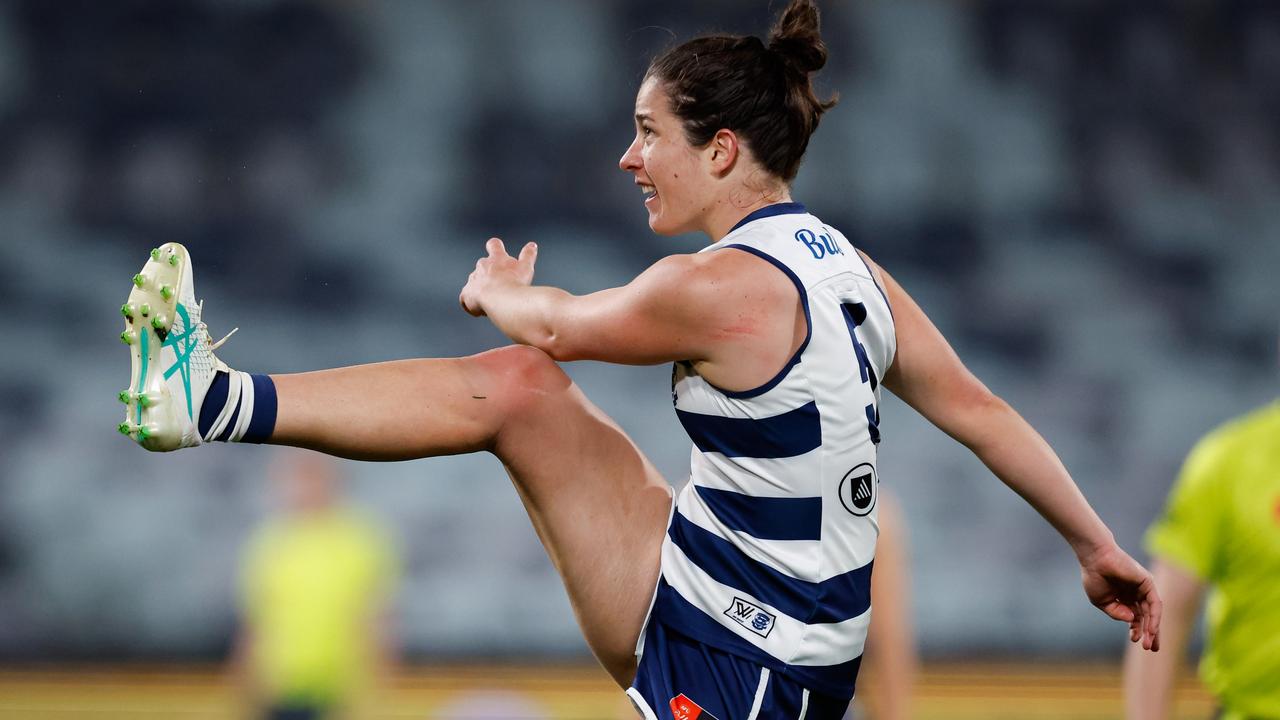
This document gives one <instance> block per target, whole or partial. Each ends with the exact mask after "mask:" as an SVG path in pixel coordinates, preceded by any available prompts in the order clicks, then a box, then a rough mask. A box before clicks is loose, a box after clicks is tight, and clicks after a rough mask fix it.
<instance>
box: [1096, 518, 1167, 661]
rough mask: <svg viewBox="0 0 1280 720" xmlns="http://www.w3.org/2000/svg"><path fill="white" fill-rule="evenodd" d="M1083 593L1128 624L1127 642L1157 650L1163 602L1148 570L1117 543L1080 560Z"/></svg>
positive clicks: (1099, 606)
mask: <svg viewBox="0 0 1280 720" xmlns="http://www.w3.org/2000/svg"><path fill="white" fill-rule="evenodd" d="M1080 575H1081V578H1082V580H1083V581H1084V592H1085V594H1086V595H1088V596H1089V602H1092V603H1093V604H1094V606H1095V607H1097V608H1098V609H1099V610H1101V611H1102V612H1104V613H1106V614H1107V615H1108V616H1110V617H1112V618H1114V619H1116V620H1119V621H1120V622H1126V623H1129V641H1130V642H1135V643H1136V642H1138V641H1141V642H1142V647H1143V648H1145V649H1147V650H1151V651H1158V650H1159V649H1160V614H1161V612H1162V610H1163V607H1164V605H1163V603H1162V602H1161V601H1160V595H1159V594H1158V593H1157V592H1156V581H1155V579H1154V578H1152V577H1151V573H1149V572H1147V569H1146V568H1144V567H1142V565H1140V564H1138V562H1137V561H1136V560H1134V559H1133V558H1131V557H1129V555H1128V554H1127V553H1126V552H1125V551H1123V550H1121V549H1120V546H1119V545H1116V544H1114V543H1112V544H1111V545H1110V546H1108V547H1106V548H1103V549H1102V550H1099V551H1097V552H1095V553H1093V554H1092V555H1090V556H1089V557H1086V558H1082V559H1081V561H1080Z"/></svg>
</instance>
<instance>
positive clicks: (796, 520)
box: [651, 203, 896, 697]
mask: <svg viewBox="0 0 1280 720" xmlns="http://www.w3.org/2000/svg"><path fill="white" fill-rule="evenodd" d="M729 248H735V249H736V251H745V252H749V253H751V254H753V255H755V256H757V257H759V258H761V259H762V260H764V261H767V262H770V263H772V264H773V265H774V266H776V267H777V268H778V270H780V271H781V272H782V273H784V274H785V275H786V276H787V277H788V278H790V280H791V281H792V282H793V283H795V287H796V290H798V291H799V293H800V300H801V303H802V305H803V307H804V314H805V319H806V321H807V323H808V334H807V335H806V337H805V339H804V341H803V343H802V344H801V345H800V348H799V349H798V350H797V351H796V353H795V355H794V356H793V357H792V358H791V359H790V360H789V362H788V363H787V364H786V366H785V367H784V368H782V370H781V371H780V372H779V373H778V374H777V375H776V376H775V377H774V378H772V379H771V380H769V382H767V383H765V384H764V385H761V386H760V387H758V388H755V389H753V390H749V391H745V392H733V391H728V390H724V389H721V388H717V387H716V386H715V385H712V384H711V383H710V382H708V381H707V380H706V379H705V378H703V377H701V376H699V375H698V373H697V372H696V371H695V369H694V366H693V364H692V363H689V362H679V363H676V365H675V368H674V372H673V379H672V397H673V400H674V403H675V408H676V415H677V416H678V417H679V419H680V422H681V424H683V425H684V428H685V430H686V431H687V432H688V434H689V437H690V438H691V439H692V440H693V446H694V447H693V452H692V462H691V469H690V481H689V483H688V484H687V485H686V486H685V487H684V489H683V490H682V491H681V492H680V494H679V497H678V499H677V501H676V508H675V512H674V514H673V516H672V520H671V524H670V526H669V528H668V532H667V536H666V538H665V539H664V542H663V547H662V573H661V579H660V580H659V584H658V589H657V594H656V597H655V600H654V607H653V612H652V614H651V620H652V621H656V622H660V623H662V624H664V625H666V626H668V627H671V628H672V629H674V630H676V631H677V632H680V633H683V634H685V635H686V636H689V637H691V638H693V639H695V640H698V641H700V642H703V643H705V644H708V645H711V646H714V647H719V648H721V649H723V650H726V651H728V652H732V653H735V654H738V655H741V656H744V657H747V658H749V659H752V660H754V661H755V662H758V663H759V664H761V665H763V666H765V667H768V668H771V670H772V671H773V672H776V673H782V674H784V675H786V676H788V677H792V678H794V679H795V680H796V681H798V682H800V683H801V684H802V685H804V686H805V687H808V688H810V689H813V690H815V691H818V692H822V693H827V694H833V695H842V696H845V697H848V696H852V695H853V689H854V681H855V679H856V677H857V673H858V667H859V664H860V662H861V656H862V647H863V642H864V640H865V639H866V634H867V624H868V621H869V620H870V607H871V564H872V557H873V556H874V554H875V545H876V536H877V535H878V532H879V530H878V526H877V521H876V498H877V494H878V484H879V476H878V474H877V471H876V445H877V444H878V443H879V442H880V430H879V413H878V408H879V401H880V382H879V381H880V378H881V377H883V376H884V373H885V371H886V370H887V369H888V368H889V366H890V364H891V363H892V361H893V356H894V351H895V349H896V337H895V335H894V324H893V316H892V314H891V312H890V309H889V303H888V299H887V298H886V297H885V295H884V293H883V291H882V290H881V289H880V287H879V285H877V284H876V282H875V280H874V279H873V277H872V273H871V271H870V269H869V268H868V266H867V264H866V263H865V262H864V261H863V259H862V257H861V256H860V255H859V254H858V253H857V252H856V251H855V250H854V248H853V246H852V245H850V244H849V241H848V240H847V239H846V238H845V237H844V236H843V235H842V234H841V233H839V232H837V231H835V230H834V229H832V228H830V227H828V226H826V225H823V224H822V221H821V220H819V219H818V218H816V217H814V216H813V215H810V214H808V213H807V212H806V211H805V209H804V207H803V206H802V205H800V204H799V203H782V204H778V205H771V206H768V207H765V208H762V209H760V210H757V211H756V212H754V213H752V214H750V215H748V216H747V217H746V218H744V219H743V220H742V222H740V223H738V225H737V226H735V227H734V229H733V230H731V231H730V232H729V234H728V235H726V236H725V237H724V238H723V239H722V240H720V241H719V242H717V243H715V244H713V245H711V246H709V247H707V248H705V249H704V250H703V252H734V251H735V250H729Z"/></svg>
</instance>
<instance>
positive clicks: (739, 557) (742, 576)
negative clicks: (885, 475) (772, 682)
mask: <svg viewBox="0 0 1280 720" xmlns="http://www.w3.org/2000/svg"><path fill="white" fill-rule="evenodd" d="M667 535H668V536H670V537H671V541H672V542H673V543H675V545H676V547H678V548H680V550H681V551H683V552H684V554H685V556H686V557H688V558H689V560H690V561H691V562H692V563H693V564H694V565H696V566H698V568H700V569H701V570H702V571H703V572H704V573H706V574H707V575H709V576H710V577H711V579H713V580H715V581H716V582H718V583H720V584H721V585H727V586H729V587H731V588H735V589H737V590H741V591H743V592H745V593H748V594H750V595H751V596H752V597H753V598H755V599H757V600H759V601H760V602H762V603H765V604H766V605H769V606H771V607H773V608H775V609H776V610H778V611H779V612H782V613H785V614H787V615H790V616H791V617H793V618H795V619H796V620H799V621H801V622H804V623H806V624H809V625H812V624H815V623H838V622H844V621H845V620H851V619H853V618H855V617H857V616H859V615H861V614H862V613H864V612H866V611H867V610H868V609H869V608H870V607H871V563H867V564H866V565H863V566H862V567H860V568H857V569H855V570H851V571H849V572H847V573H844V574H841V575H836V576H835V577H833V578H830V579H828V580H824V581H822V582H809V581H807V580H801V579H799V578H794V577H791V576H790V575H787V574H785V573H782V572H779V571H778V570H775V569H774V568H771V567H769V566H768V565H765V564H764V563H761V562H759V561H757V560H753V559H752V558H751V557H749V556H748V555H747V554H746V553H744V552H743V551H742V550H739V549H738V548H737V547H735V546H734V545H733V543H731V542H729V541H728V540H725V539H724V538H722V537H719V536H717V535H716V534H715V533H712V532H710V531H708V530H705V529H703V528H701V527H699V526H698V525H696V524H695V523H693V522H692V521H691V520H689V519H688V518H686V517H685V516H684V515H681V514H680V513H679V512H676V513H675V516H674V517H673V518H672V519H671V527H670V528H669V529H668V530H667Z"/></svg>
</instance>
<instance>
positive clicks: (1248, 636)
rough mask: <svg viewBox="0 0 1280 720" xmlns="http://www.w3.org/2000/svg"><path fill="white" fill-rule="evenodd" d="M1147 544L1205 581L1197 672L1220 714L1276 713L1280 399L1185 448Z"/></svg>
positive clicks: (1279, 686) (1279, 700) (1279, 698)
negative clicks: (1206, 595)
mask: <svg viewBox="0 0 1280 720" xmlns="http://www.w3.org/2000/svg"><path fill="white" fill-rule="evenodd" d="M1146 545H1147V550H1148V551H1149V552H1150V553H1151V554H1153V555H1158V556H1160V557H1162V558H1164V559H1166V560H1168V561H1169V562H1172V563H1174V564H1175V565H1178V566H1179V567H1182V568H1184V569H1186V570H1188V571H1190V572H1191V573H1193V574H1194V575H1196V576H1197V577H1199V578H1200V579H1201V580H1204V581H1205V582H1207V583H1209V584H1211V585H1212V591H1211V593H1210V595H1209V601H1208V604H1207V606H1206V609H1205V614H1206V619H1207V626H1208V628H1207V629H1208V636H1207V640H1206V646H1205V651H1204V657H1203V658H1202V659H1201V661H1200V676H1201V677H1202V678H1203V679H1204V682H1205V684H1206V685H1208V687H1209V689H1210V690H1212V691H1213V693H1214V694H1215V695H1217V696H1218V698H1219V699H1220V700H1221V702H1222V704H1223V705H1224V707H1225V708H1226V710H1227V711H1228V714H1227V715H1226V716H1225V717H1226V718H1235V717H1260V718H1280V402H1277V403H1273V404H1272V405H1270V406H1268V407H1266V408H1263V409H1261V410H1258V411H1255V412H1253V413H1251V414H1249V415H1246V416H1245V417H1243V418H1241V419H1238V420H1235V421H1233V422H1230V423H1228V424H1227V425H1225V426H1223V427H1221V428H1219V429H1217V430H1215V431H1214V432H1212V433H1210V434H1209V435H1208V436H1207V437H1205V438H1204V439H1203V440H1201V441H1200V443H1199V444H1197V445H1196V447H1195V449H1194V450H1192V452H1191V455H1190V456H1189V457H1188V458H1187V462H1186V464H1185V465H1184V466H1183V469H1182V474H1181V475H1180V476H1179V477H1178V482H1177V484H1176V485H1175V486H1174V488H1173V492H1172V493H1171V494H1170V496H1169V501H1168V506H1167V507H1166V508H1165V513H1164V516H1163V517H1161V518H1160V519H1159V520H1157V521H1156V523H1155V525H1153V526H1152V527H1151V529H1150V530H1148V531H1147V536H1146Z"/></svg>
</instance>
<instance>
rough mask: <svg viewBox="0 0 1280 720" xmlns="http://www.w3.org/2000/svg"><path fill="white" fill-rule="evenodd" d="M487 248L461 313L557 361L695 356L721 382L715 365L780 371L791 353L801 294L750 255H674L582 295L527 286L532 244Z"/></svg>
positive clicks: (632, 361)
mask: <svg viewBox="0 0 1280 720" xmlns="http://www.w3.org/2000/svg"><path fill="white" fill-rule="evenodd" d="M486 249H487V251H488V255H487V256H486V257H483V258H481V259H480V260H479V262H477V263H476V269H475V272H473V273H471V277H470V278H469V279H468V280H467V285H466V287H464V288H463V289H462V294H461V296H460V297H459V302H461V304H462V307H463V309H465V310H466V311H467V312H469V313H471V314H472V315H476V316H482V315H483V316H487V317H488V318H489V320H490V321H491V322H493V324H494V325H496V326H497V327H498V329H499V330H501V331H502V332H503V334H505V335H506V336H507V337H509V338H511V339H512V340H513V341H515V342H517V343H521V344H523V345H532V346H534V347H536V348H539V349H541V350H543V351H544V352H546V353H547V354H548V355H550V356H551V357H553V358H555V359H556V360H602V361H605V362H614V363H623V364H628V365H650V364H656V363H661V362H670V361H673V360H691V361H695V362H700V363H703V364H702V365H701V366H700V372H703V373H704V374H707V373H710V374H711V375H712V376H718V373H719V372H723V370H722V368H721V367H720V366H721V365H725V366H729V367H730V370H732V369H735V368H738V367H740V366H742V367H747V368H752V367H754V366H756V365H761V366H767V367H770V368H771V372H772V371H776V368H777V366H779V365H781V364H782V362H784V361H785V358H786V356H787V355H788V354H789V352H791V351H792V350H793V349H794V348H792V347H790V346H788V345H787V344H786V343H787V341H789V340H790V339H791V338H792V335H793V333H792V328H793V325H794V316H795V312H794V311H793V308H792V306H795V307H797V308H798V302H799V296H798V295H797V293H796V290H795V288H794V287H793V286H792V285H791V284H790V281H789V280H787V279H786V278H785V277H784V276H783V275H782V274H781V273H779V272H777V270H776V269H774V268H773V267H772V266H770V265H768V264H767V263H764V262H761V261H760V260H759V259H758V258H756V257H754V256H752V255H750V254H748V253H744V252H740V251H737V250H722V251H719V252H714V253H702V254H694V255H672V256H669V257H666V258H663V259H662V260H659V261H658V262H657V263H654V264H653V265H652V266H650V267H649V268H648V269H647V270H645V271H644V272H642V273H641V274H640V275H639V276H638V277H636V279H634V280H632V281H631V282H629V283H627V284H626V285H624V286H622V287H617V288H610V289H608V290H601V291H599V292H594V293H590V294H588V295H580V296H579V295H573V294H570V293H568V292H565V291H564V290H561V289H559V288H554V287H540V286H535V285H533V284H532V282H533V270H534V263H535V262H536V260H537V247H536V246H535V245H533V244H532V243H530V244H527V245H525V246H524V249H522V250H521V251H520V255H519V257H518V258H513V257H511V256H510V255H508V254H507V252H506V249H505V248H504V247H503V245H502V241H501V240H498V239H497V238H494V239H491V240H489V242H488V244H487V245H486ZM730 358H732V360H733V362H732V363H729V362H724V361H726V360H728V359H730ZM722 379H723V377H722ZM728 382H732V379H730V380H728Z"/></svg>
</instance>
